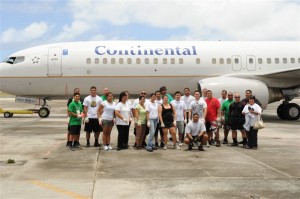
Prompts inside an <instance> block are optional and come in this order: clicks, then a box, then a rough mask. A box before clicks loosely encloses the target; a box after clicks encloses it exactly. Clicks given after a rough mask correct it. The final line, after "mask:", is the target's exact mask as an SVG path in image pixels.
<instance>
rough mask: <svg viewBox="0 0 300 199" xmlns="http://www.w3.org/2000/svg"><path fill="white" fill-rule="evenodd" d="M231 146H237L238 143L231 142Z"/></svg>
mask: <svg viewBox="0 0 300 199" xmlns="http://www.w3.org/2000/svg"><path fill="white" fill-rule="evenodd" d="M231 146H239V143H238V142H233V143H232V144H231Z"/></svg>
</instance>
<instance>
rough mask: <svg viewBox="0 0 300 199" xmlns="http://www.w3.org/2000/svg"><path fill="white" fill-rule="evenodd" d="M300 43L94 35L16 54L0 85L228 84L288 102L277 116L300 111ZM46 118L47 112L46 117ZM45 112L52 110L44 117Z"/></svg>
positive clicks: (41, 93) (56, 92)
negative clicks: (112, 38)
mask: <svg viewBox="0 0 300 199" xmlns="http://www.w3.org/2000/svg"><path fill="white" fill-rule="evenodd" d="M299 77H300V42H298V41H297V42H294V41H288V42H285V41H282V42H269V41H267V42H223V41H221V42H198V41H91V42H69V43H56V44H49V45H42V46H37V47H33V48H28V49H25V50H21V51H19V52H16V53H13V54H12V55H10V56H9V57H8V58H7V59H6V60H5V61H4V62H3V63H1V66H0V90H1V91H4V92H7V93H11V94H14V95H16V96H27V97H38V98H43V99H45V104H43V105H42V108H44V110H45V109H46V110H47V111H46V112H47V114H46V115H47V116H48V115H49V113H50V112H49V110H48V108H47V104H46V100H47V99H50V98H56V97H62V96H66V95H71V94H72V91H73V88H75V87H79V88H80V89H81V92H82V93H81V94H83V95H88V94H89V88H90V86H92V85H95V86H96V87H98V88H104V87H108V88H109V89H110V91H112V92H113V93H114V94H118V93H120V92H122V91H124V90H128V91H129V92H130V93H133V94H137V93H138V92H139V91H140V90H147V91H148V92H154V91H156V90H158V89H159V88H160V87H161V86H166V87H167V88H168V93H170V94H173V93H174V92H175V91H177V90H179V91H182V90H183V88H185V87H189V88H190V89H191V90H196V89H198V90H201V89H203V88H207V89H210V90H212V91H213V92H214V95H215V96H216V95H219V93H220V91H221V90H223V89H225V90H227V91H231V92H239V93H240V94H241V95H242V96H243V94H244V92H245V90H246V89H251V90H252V91H253V93H254V94H255V95H256V96H257V98H258V99H259V100H260V101H261V102H262V106H263V108H266V106H267V105H268V104H269V103H272V102H275V101H279V100H282V99H283V100H284V101H283V103H282V104H281V105H280V106H279V107H278V110H277V114H278V116H279V117H280V118H282V119H290V120H296V119H299V117H300V108H299V105H298V104H295V103H289V101H291V100H293V99H294V98H295V97H297V96H299V88H300V78H299ZM42 116H43V115H42ZM44 116H45V115H44Z"/></svg>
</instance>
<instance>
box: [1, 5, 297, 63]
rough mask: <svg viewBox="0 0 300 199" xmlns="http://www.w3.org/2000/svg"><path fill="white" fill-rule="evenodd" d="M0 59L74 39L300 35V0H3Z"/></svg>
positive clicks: (242, 38) (286, 37)
mask: <svg viewBox="0 0 300 199" xmlns="http://www.w3.org/2000/svg"><path fill="white" fill-rule="evenodd" d="M0 35H1V37H0V59H1V61H3V60H4V59H5V58H6V57H7V56H9V55H10V54H11V53H13V52H16V51H18V50H22V49H25V48H29V47H33V46H37V45H43V44H49V43H57V42H72V41H99V40H150V41H153V40H179V41H186V40H197V41H218V40H222V41H299V40H300V0H121V1H117V0H1V1H0Z"/></svg>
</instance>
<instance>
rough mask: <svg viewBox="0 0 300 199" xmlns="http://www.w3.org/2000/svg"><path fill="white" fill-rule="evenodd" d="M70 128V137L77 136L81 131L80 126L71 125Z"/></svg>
mask: <svg viewBox="0 0 300 199" xmlns="http://www.w3.org/2000/svg"><path fill="white" fill-rule="evenodd" d="M69 127H70V134H71V135H79V134H80V130H81V125H72V126H69Z"/></svg>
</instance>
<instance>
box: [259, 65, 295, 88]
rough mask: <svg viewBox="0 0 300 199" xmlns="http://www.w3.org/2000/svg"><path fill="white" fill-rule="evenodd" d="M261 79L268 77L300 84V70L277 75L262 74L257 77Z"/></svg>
mask: <svg viewBox="0 0 300 199" xmlns="http://www.w3.org/2000/svg"><path fill="white" fill-rule="evenodd" d="M257 76H259V77H267V78H274V79H285V80H299V84H300V68H299V67H298V68H294V69H291V70H288V71H287V70H282V71H278V72H275V73H269V74H262V75H257Z"/></svg>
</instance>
